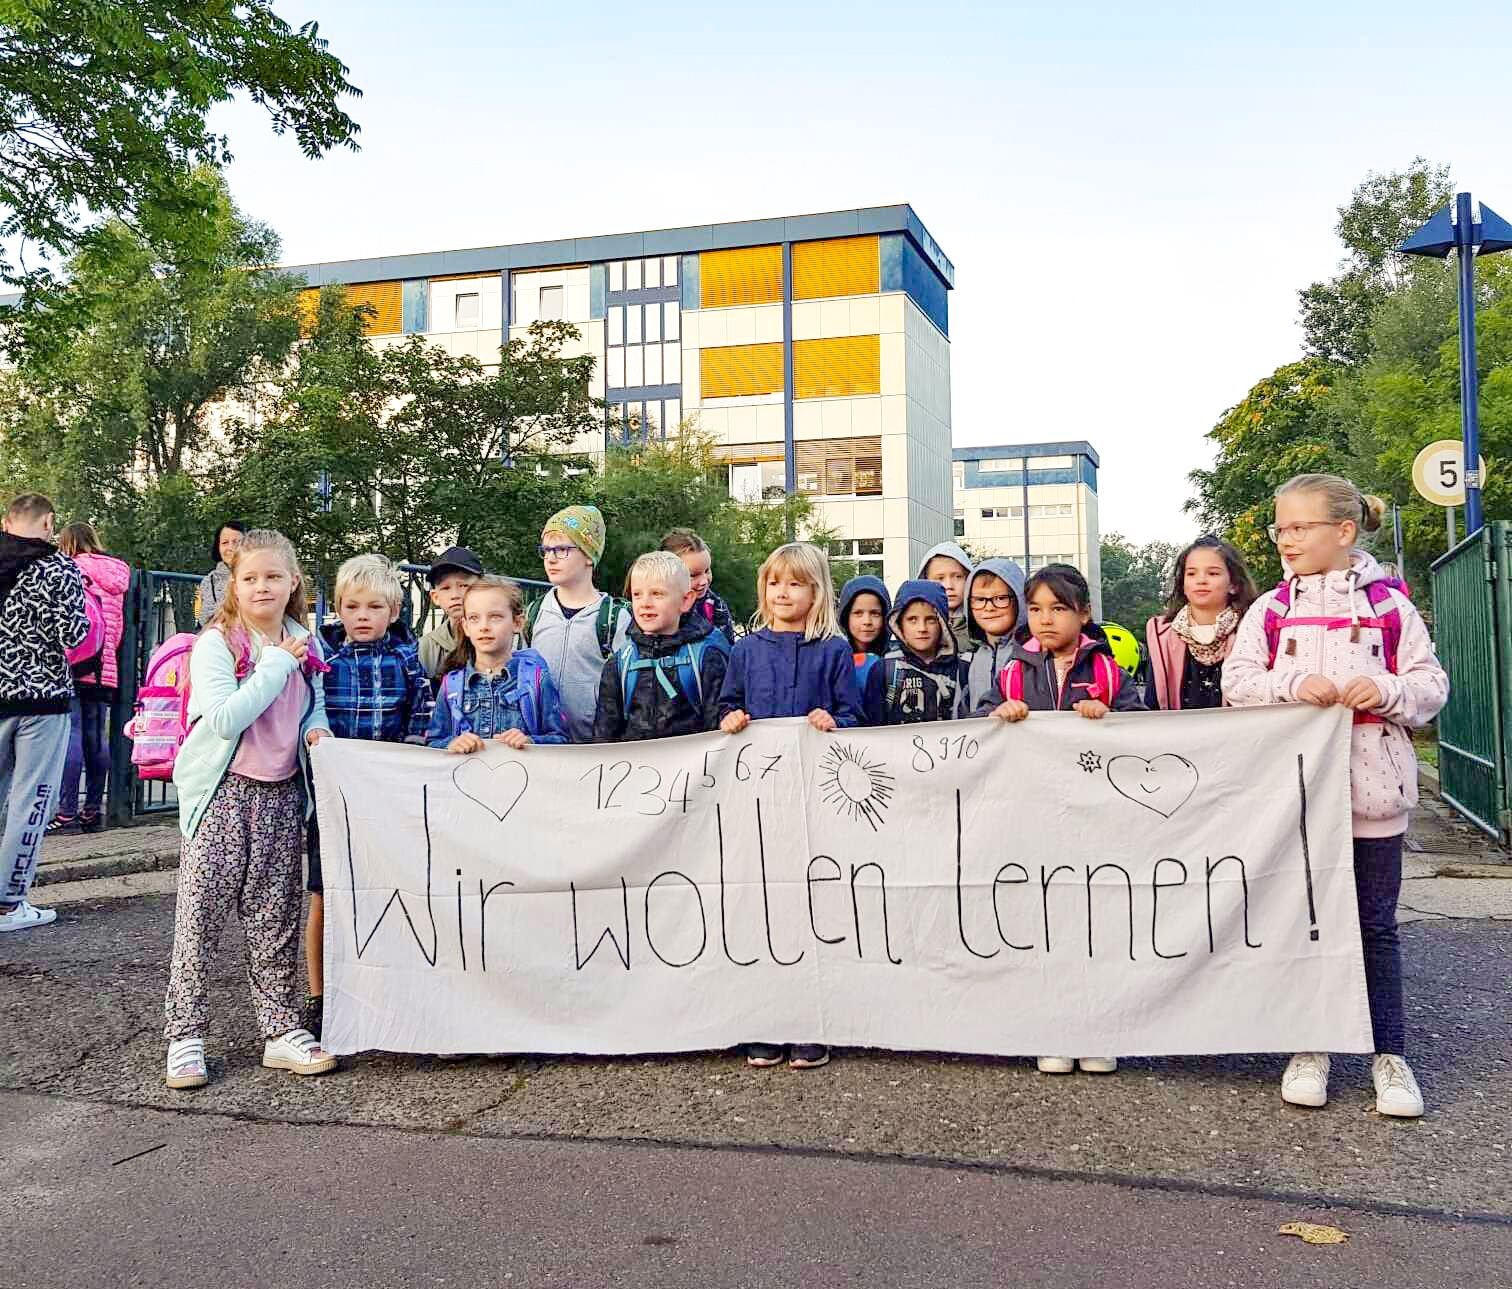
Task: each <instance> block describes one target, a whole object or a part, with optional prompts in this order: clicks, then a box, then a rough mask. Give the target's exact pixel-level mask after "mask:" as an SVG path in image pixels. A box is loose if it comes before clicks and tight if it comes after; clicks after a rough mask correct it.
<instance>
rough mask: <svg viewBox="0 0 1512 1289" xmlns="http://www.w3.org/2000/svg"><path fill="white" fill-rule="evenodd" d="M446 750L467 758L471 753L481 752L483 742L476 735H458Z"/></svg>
mask: <svg viewBox="0 0 1512 1289" xmlns="http://www.w3.org/2000/svg"><path fill="white" fill-rule="evenodd" d="M446 750H447V751H448V752H451V753H454V754H455V755H457V756H466V755H467V754H468V753H469V752H481V751H482V750H483V740H482V739H480V738H479V737H478V736H477V735H476V734H458V735H457V737H456V738H454V739H452V741H451V742H450V743H448V744H447V745H446Z"/></svg>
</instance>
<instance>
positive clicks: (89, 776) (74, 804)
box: [58, 698, 110, 816]
mask: <svg viewBox="0 0 1512 1289" xmlns="http://www.w3.org/2000/svg"><path fill="white" fill-rule="evenodd" d="M109 729H110V704H109V703H107V702H103V701H97V700H95V699H89V698H85V699H79V698H75V699H74V704H73V713H72V715H71V716H70V718H69V730H68V756H67V758H66V759H65V760H64V762H63V784H62V786H61V787H60V788H59V789H58V813H59V814H60V815H65V816H73V815H76V814H78V813H79V772H80V770H81V769H82V771H83V772H84V782H85V787H84V813H85V814H90V815H98V814H99V813H100V807H101V806H102V805H103V804H104V801H105V780H106V779H107V778H108V777H109V776H110V737H109Z"/></svg>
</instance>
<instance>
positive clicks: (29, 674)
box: [0, 532, 89, 717]
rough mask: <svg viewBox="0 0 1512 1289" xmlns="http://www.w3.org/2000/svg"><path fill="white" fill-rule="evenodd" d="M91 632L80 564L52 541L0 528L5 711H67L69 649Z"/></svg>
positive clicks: (1, 701)
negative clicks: (85, 609) (4, 530)
mask: <svg viewBox="0 0 1512 1289" xmlns="http://www.w3.org/2000/svg"><path fill="white" fill-rule="evenodd" d="M88 634H89V619H88V618H87V617H85V616H84V580H83V578H82V577H81V576H80V575H79V566H78V565H77V564H75V563H74V562H73V560H71V559H69V558H68V556H67V555H64V554H62V553H60V552H59V550H58V549H57V547H55V546H54V545H53V544H52V543H51V542H47V541H43V540H42V539H41V538H39V537H17V536H15V535H14V534H12V533H6V532H0V717H3V716H62V715H66V714H67V713H68V709H69V708H70V707H71V706H72V705H73V698H74V679H73V672H72V671H71V670H70V669H69V666H68V650H70V649H72V648H73V647H74V646H75V645H76V644H78V643H79V642H80V641H81V640H83V639H84V637H85V636H86V635H88Z"/></svg>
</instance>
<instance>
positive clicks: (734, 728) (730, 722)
mask: <svg viewBox="0 0 1512 1289" xmlns="http://www.w3.org/2000/svg"><path fill="white" fill-rule="evenodd" d="M750 723H751V718H750V717H749V716H748V715H746V713H745V712H743V711H741V710H740V709H739V708H738V707H737V708H736V709H735V710H734V711H733V712H731V713H730V714H729V715H728V716H726V717H725V718H724V720H722V721H720V722H719V728H720V729H722V730H723V731H724V732H725V733H726V734H739V733H740V731H741V730H743V729H745V727H746V726H747V725H749V724H750Z"/></svg>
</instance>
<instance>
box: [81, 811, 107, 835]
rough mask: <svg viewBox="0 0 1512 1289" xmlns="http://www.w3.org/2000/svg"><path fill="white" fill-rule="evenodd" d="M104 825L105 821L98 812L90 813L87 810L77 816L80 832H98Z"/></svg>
mask: <svg viewBox="0 0 1512 1289" xmlns="http://www.w3.org/2000/svg"><path fill="white" fill-rule="evenodd" d="M104 826H105V821H104V820H103V819H101V818H100V816H99V814H98V812H96V813H95V814H90V813H89V812H88V811H86V812H85V813H84V814H81V815H80V816H79V831H80V832H89V833H94V832H99V831H100V829H101V828H103V827H104Z"/></svg>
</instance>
